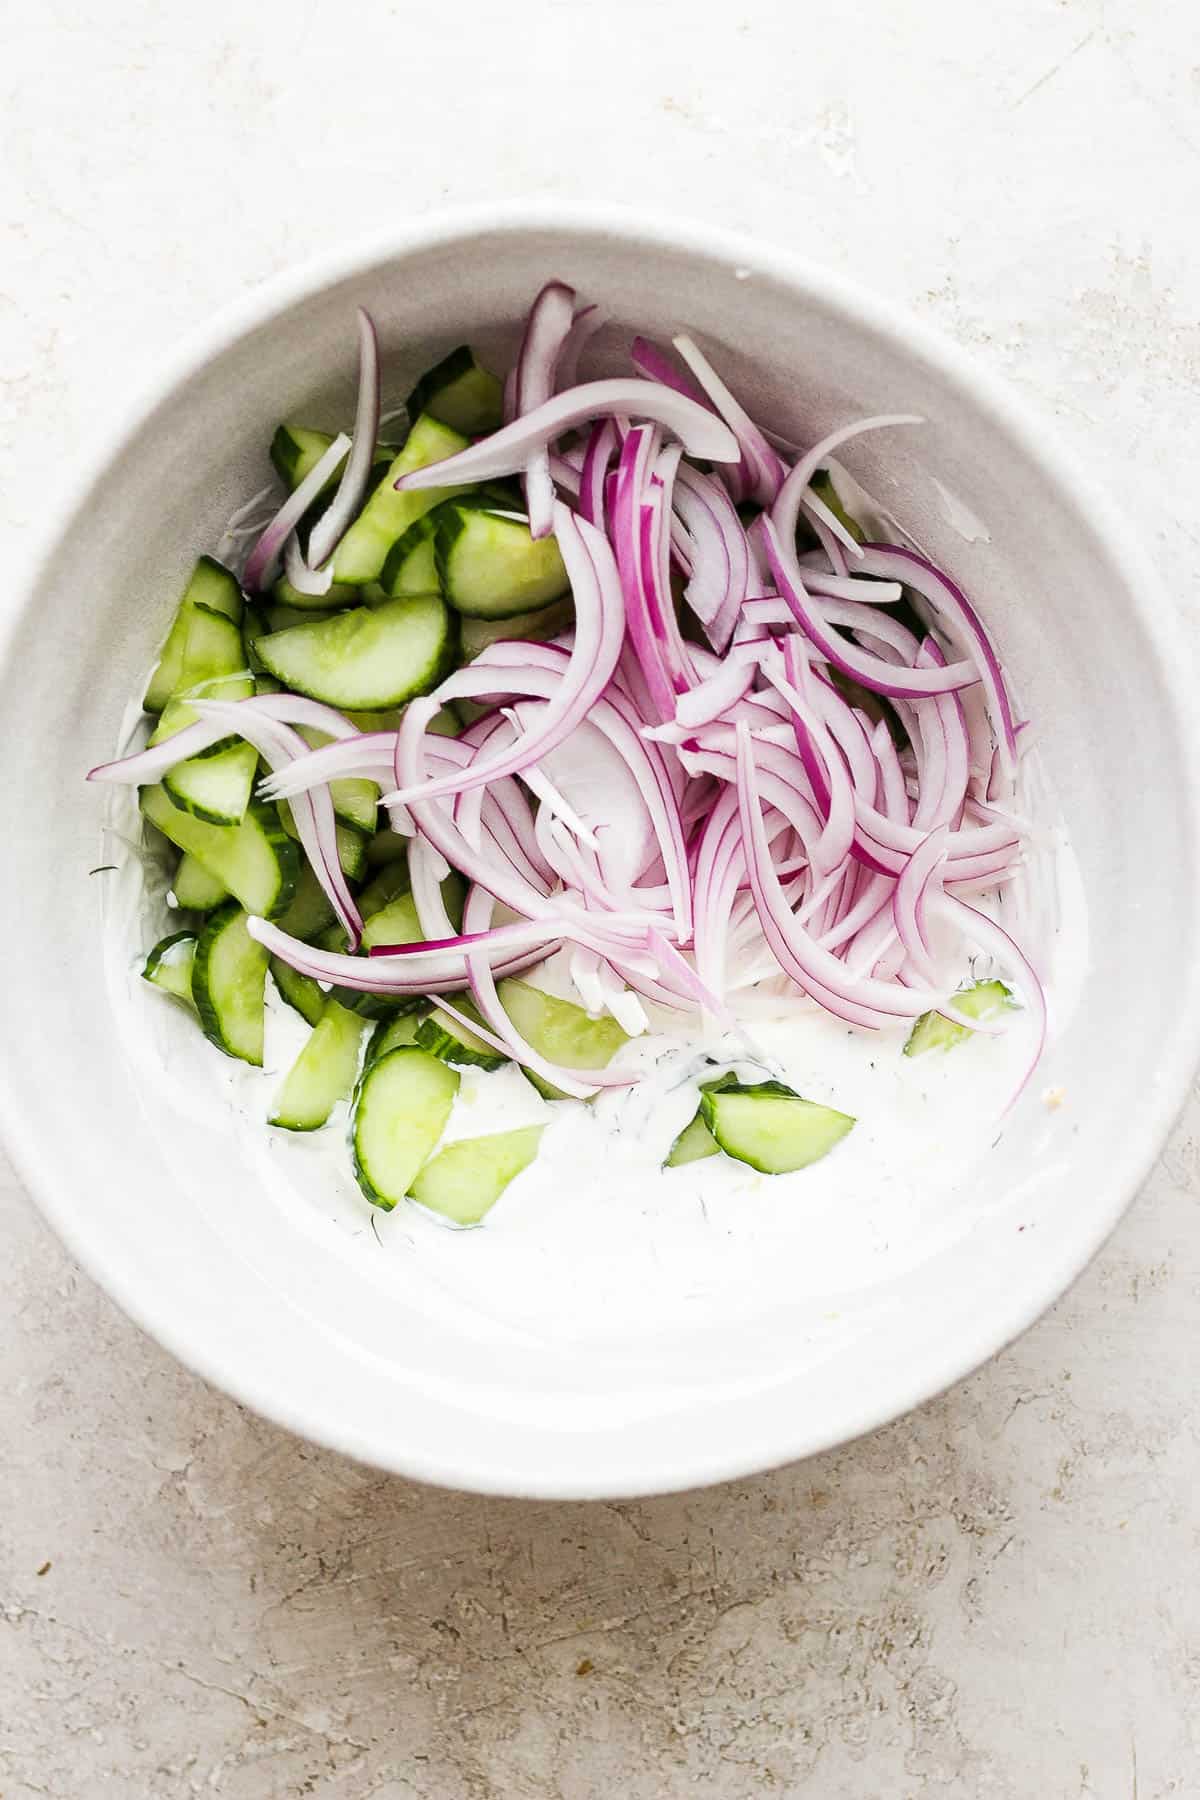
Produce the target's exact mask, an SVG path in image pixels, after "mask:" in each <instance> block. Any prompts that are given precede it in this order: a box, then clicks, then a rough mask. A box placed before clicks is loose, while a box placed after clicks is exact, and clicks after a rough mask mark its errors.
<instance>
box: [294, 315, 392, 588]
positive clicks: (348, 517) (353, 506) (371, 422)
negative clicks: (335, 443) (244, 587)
mask: <svg viewBox="0 0 1200 1800" xmlns="http://www.w3.org/2000/svg"><path fill="white" fill-rule="evenodd" d="M379 409H380V399H379V338H378V336H377V334H376V331H375V322H374V320H373V319H372V318H371V315H370V313H369V312H367V311H366V309H365V307H361V306H360V307H359V309H358V407H357V410H356V412H355V415H354V448H353V449H352V450H351V452H350V456H349V459H348V461H347V463H346V467H345V468H344V469H343V471H342V479H341V481H340V482H339V483H338V489H337V492H336V494H335V495H334V496H333V499H332V500H331V501H330V503H329V506H328V508H327V510H326V511H325V512H324V513H322V515H321V517H320V518H319V519H318V520H317V522H316V524H315V525H314V526H313V528H312V536H311V537H310V538H309V540H308V566H309V568H310V569H320V568H321V566H322V564H323V563H325V562H326V561H327V560H328V558H329V557H331V556H332V555H333V553H334V551H335V550H336V549H337V547H338V545H339V544H340V543H341V541H342V539H343V538H344V537H345V535H346V532H347V530H348V529H349V527H350V525H351V523H352V521H353V520H354V519H356V518H357V516H358V512H359V508H360V507H361V506H362V503H363V499H364V497H365V495H366V492H367V483H368V482H369V480H370V478H371V466H372V464H373V463H374V461H375V445H376V442H377V440H378V437H379ZM329 573H330V579H331V580H332V578H333V571H332V569H331V570H330V572H329ZM321 591H322V592H324V591H325V590H324V589H322V590H321Z"/></svg>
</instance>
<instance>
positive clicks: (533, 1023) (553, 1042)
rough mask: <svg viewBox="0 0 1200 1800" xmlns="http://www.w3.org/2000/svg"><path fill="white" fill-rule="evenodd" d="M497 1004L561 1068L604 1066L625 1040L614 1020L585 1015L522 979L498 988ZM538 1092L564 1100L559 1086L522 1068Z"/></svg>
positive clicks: (571, 1003) (524, 1034)
mask: <svg viewBox="0 0 1200 1800" xmlns="http://www.w3.org/2000/svg"><path fill="white" fill-rule="evenodd" d="M496 991H497V994H498V995H499V999H500V1004H501V1006H503V1008H504V1010H505V1012H506V1013H507V1014H508V1016H509V1018H510V1019H511V1020H512V1022H513V1024H514V1025H515V1026H516V1028H517V1030H518V1031H519V1032H520V1034H521V1036H522V1037H523V1038H524V1039H525V1041H526V1043H528V1044H530V1045H532V1047H533V1048H534V1049H535V1050H536V1051H537V1052H538V1053H539V1055H541V1056H544V1057H545V1058H546V1059H547V1061H548V1062H556V1063H561V1064H562V1066H563V1068H564V1069H604V1068H607V1066H608V1064H609V1063H610V1062H611V1061H612V1059H613V1057H614V1056H615V1055H616V1054H617V1051H618V1050H619V1049H620V1048H621V1045H622V1044H627V1043H628V1042H629V1038H628V1035H627V1034H626V1033H625V1032H624V1031H622V1030H621V1027H620V1026H619V1025H618V1024H617V1022H616V1020H615V1019H610V1018H602V1019H592V1018H589V1017H588V1015H587V1013H585V1012H584V1010H583V1008H582V1006H576V1005H575V1004H574V1002H573V1001H571V1000H559V999H557V998H556V997H555V995H553V994H543V993H542V991H541V989H540V988H535V987H530V985H529V983H528V982H526V981H517V980H516V979H514V978H509V979H508V980H506V981H502V982H500V984H499V986H498V988H497V990H496ZM525 1075H526V1078H527V1079H528V1080H529V1081H531V1082H532V1083H533V1085H534V1087H535V1088H536V1089H537V1091H538V1093H539V1094H542V1095H544V1096H545V1098H546V1099H547V1100H563V1099H565V1098H566V1096H565V1095H564V1093H563V1091H562V1089H561V1088H557V1087H555V1086H554V1085H553V1084H552V1083H551V1082H549V1081H545V1080H543V1078H542V1077H541V1076H540V1075H535V1074H534V1073H533V1072H532V1071H531V1070H529V1069H526V1070H525Z"/></svg>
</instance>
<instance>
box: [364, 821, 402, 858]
mask: <svg viewBox="0 0 1200 1800" xmlns="http://www.w3.org/2000/svg"><path fill="white" fill-rule="evenodd" d="M402 856H403V857H405V858H407V856H408V839H407V838H405V837H401V835H400V833H399V832H398V831H393V830H392V828H391V826H390V825H385V826H384V828H383V830H382V831H377V832H376V833H375V836H374V837H372V838H368V839H367V862H368V863H369V864H370V866H371V868H373V869H377V868H379V867H381V866H382V865H383V864H384V863H390V862H399V860H400V858H401V857H402Z"/></svg>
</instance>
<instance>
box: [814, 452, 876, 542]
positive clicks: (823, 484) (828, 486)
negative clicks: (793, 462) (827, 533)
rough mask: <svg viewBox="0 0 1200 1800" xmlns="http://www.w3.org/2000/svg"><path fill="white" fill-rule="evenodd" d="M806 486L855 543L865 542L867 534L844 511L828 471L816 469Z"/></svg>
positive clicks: (855, 520) (856, 521)
mask: <svg viewBox="0 0 1200 1800" xmlns="http://www.w3.org/2000/svg"><path fill="white" fill-rule="evenodd" d="M808 485H809V487H810V488H811V489H812V491H813V493H814V494H815V495H816V496H817V499H818V500H823V501H824V502H825V505H826V506H827V507H828V508H829V510H830V512H831V513H832V514H833V516H834V518H835V519H837V520H838V521H839V523H840V524H842V525H844V526H845V528H846V530H847V531H848V532H849V533H850V536H851V537H852V538H853V539H854V541H855V543H856V544H865V543H866V541H867V534H866V532H865V531H864V530H863V528H862V526H861V525H860V524H859V522H858V520H857V519H855V518H852V517H851V515H850V514H849V513H848V512H847V511H846V508H845V505H844V504H843V501H842V498H841V495H840V494H839V493H838V491H837V489H836V488H835V487H834V485H833V476H832V475H831V474H830V473H829V470H828V469H818V470H817V472H816V474H815V475H814V476H813V478H812V480H811V481H810V482H809V484H808Z"/></svg>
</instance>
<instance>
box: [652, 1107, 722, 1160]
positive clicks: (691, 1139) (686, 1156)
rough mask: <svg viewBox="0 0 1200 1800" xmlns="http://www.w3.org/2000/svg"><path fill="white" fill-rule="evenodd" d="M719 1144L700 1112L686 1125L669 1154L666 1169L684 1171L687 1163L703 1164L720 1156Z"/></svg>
mask: <svg viewBox="0 0 1200 1800" xmlns="http://www.w3.org/2000/svg"><path fill="white" fill-rule="evenodd" d="M720 1154H721V1146H720V1144H718V1142H717V1140H716V1138H715V1137H714V1136H713V1134H712V1132H711V1131H710V1130H709V1129H708V1126H707V1125H706V1124H705V1123H704V1119H703V1117H702V1116H701V1114H700V1113H699V1112H697V1113H696V1116H695V1117H694V1118H693V1119H692V1121H691V1123H690V1124H688V1125H685V1126H684V1128H683V1130H682V1131H681V1132H680V1133H679V1136H678V1137H677V1138H676V1139H675V1142H674V1143H673V1144H672V1145H671V1148H670V1150H669V1152H668V1154H667V1160H666V1161H665V1162H664V1164H663V1168H664V1169H682V1168H683V1167H685V1165H686V1164H687V1163H694V1162H702V1161H703V1160H704V1158H705V1157H707V1156H720Z"/></svg>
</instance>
